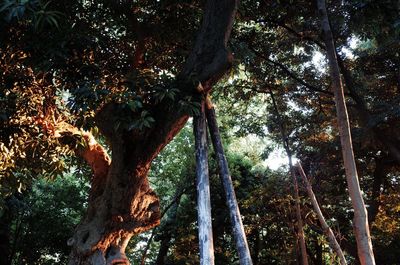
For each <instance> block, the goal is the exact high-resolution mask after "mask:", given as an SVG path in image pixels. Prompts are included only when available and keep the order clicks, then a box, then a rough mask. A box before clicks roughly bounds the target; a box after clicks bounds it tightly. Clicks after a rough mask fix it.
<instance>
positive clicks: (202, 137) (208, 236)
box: [193, 102, 214, 265]
mask: <svg viewBox="0 0 400 265" xmlns="http://www.w3.org/2000/svg"><path fill="white" fill-rule="evenodd" d="M204 105H205V104H204V102H203V103H202V104H201V111H200V114H199V115H198V116H195V117H194V118H193V125H194V139H195V148H196V177H197V213H198V226H199V247H200V265H214V246H213V233H212V223H211V200H210V180H209V174H208V151H207V127H206V117H205V110H204V108H205V106H204Z"/></svg>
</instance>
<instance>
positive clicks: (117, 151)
mask: <svg viewBox="0 0 400 265" xmlns="http://www.w3.org/2000/svg"><path fill="white" fill-rule="evenodd" d="M236 6H237V0H221V1H211V0H210V1H207V4H206V7H205V11H204V17H203V22H202V25H201V28H200V32H199V34H198V36H197V40H196V43H195V45H194V48H193V51H192V52H191V54H190V56H189V58H188V60H187V62H186V65H185V66H184V68H183V70H182V72H181V74H180V76H179V80H180V81H181V82H179V83H180V84H181V87H180V91H181V95H182V96H184V95H185V94H186V95H193V94H196V93H198V91H196V87H193V85H192V84H193V81H194V80H193V78H195V79H196V80H198V81H199V82H200V84H201V86H199V87H203V88H204V90H209V89H211V87H212V85H213V84H214V83H215V82H216V81H218V80H219V78H221V77H222V75H223V74H224V73H225V72H226V70H227V69H228V68H229V66H230V64H231V60H232V58H231V56H230V53H229V52H228V50H227V41H228V38H229V36H230V31H231V27H232V23H233V18H234V15H235V12H236ZM189 81H190V82H189ZM148 111H149V112H150V113H151V115H152V117H153V118H154V119H155V123H154V126H153V127H152V128H146V129H144V130H138V129H134V130H124V129H116V128H117V127H118V126H116V125H117V124H118V123H120V120H119V119H120V118H121V117H127V116H131V117H135V115H137V113H132V112H127V111H126V110H123V109H122V108H121V107H120V106H119V105H118V104H116V103H110V104H108V105H105V106H104V107H103V108H102V109H101V110H100V111H99V112H98V113H97V114H96V124H97V126H98V127H99V129H100V132H101V133H102V134H103V135H104V136H105V137H106V138H107V140H108V143H110V145H111V150H112V162H111V163H105V162H108V161H102V162H101V159H104V157H103V158H102V157H101V156H100V157H98V159H100V160H95V162H94V163H93V165H92V168H93V169H94V176H93V180H92V188H91V191H90V195H89V204H88V210H87V213H86V216H85V218H83V220H82V222H81V224H80V225H79V226H78V227H77V228H76V230H75V234H74V236H73V237H72V238H71V239H70V240H69V241H68V244H69V245H70V246H72V252H71V255H70V260H69V264H70V265H78V264H80V265H83V264H88V265H89V264H90V265H94V264H96V265H102V264H116V263H117V262H119V263H118V264H129V261H128V260H127V259H126V257H125V254H124V252H125V247H126V245H127V244H128V242H129V239H130V238H131V237H132V236H134V235H136V234H138V233H141V232H143V231H146V230H148V229H150V228H152V227H154V226H156V225H158V224H159V222H160V211H159V202H158V198H157V196H156V194H155V193H154V192H153V191H152V190H151V189H150V187H149V182H148V179H147V175H148V172H149V169H150V165H151V162H152V160H153V159H154V157H155V156H157V154H158V153H159V152H160V151H161V150H162V148H163V147H164V146H165V145H166V144H168V142H169V141H171V140H172V138H173V137H174V136H175V135H176V134H177V133H178V132H179V130H180V129H181V128H182V127H183V126H184V124H185V123H186V121H187V119H188V115H187V114H186V113H184V112H182V111H180V110H179V107H178V106H177V105H176V106H166V105H164V104H162V103H160V104H159V105H157V106H155V107H154V108H152V109H149V110H148ZM96 150H97V149H96V148H94V149H93V150H92V151H96ZM99 161H100V163H98V162H99ZM96 165H101V170H100V171H98V172H101V173H98V174H97V173H96V170H95V169H96V167H95V166H96Z"/></svg>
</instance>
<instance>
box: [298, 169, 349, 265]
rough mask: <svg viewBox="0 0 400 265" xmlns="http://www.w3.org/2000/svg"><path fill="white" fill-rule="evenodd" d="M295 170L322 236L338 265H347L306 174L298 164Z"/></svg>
mask: <svg viewBox="0 0 400 265" xmlns="http://www.w3.org/2000/svg"><path fill="white" fill-rule="evenodd" d="M297 170H298V171H299V174H300V176H301V177H302V178H303V181H304V183H305V184H306V189H307V193H308V197H310V200H311V204H312V206H313V208H314V211H315V213H316V214H317V216H318V220H319V222H320V223H321V226H322V230H323V231H324V234H325V235H326V237H327V238H328V240H329V245H330V247H331V248H332V249H333V250H334V251H335V252H336V255H337V256H338V257H339V260H340V264H341V265H347V261H346V258H345V257H344V254H343V251H342V248H341V247H340V245H339V243H338V242H337V240H336V237H335V235H334V234H333V231H332V229H331V228H330V227H329V225H328V224H327V223H326V220H325V217H324V215H323V214H322V211H321V208H320V207H319V204H318V201H317V198H316V197H315V194H314V191H313V189H312V186H311V183H310V182H309V181H308V178H307V176H306V173H304V170H303V167H302V166H301V163H300V162H298V163H297Z"/></svg>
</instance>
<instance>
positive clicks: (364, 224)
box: [317, 0, 375, 265]
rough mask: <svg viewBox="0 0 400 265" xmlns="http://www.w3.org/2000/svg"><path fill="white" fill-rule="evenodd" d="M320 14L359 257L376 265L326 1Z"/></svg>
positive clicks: (364, 263) (320, 5) (320, 0)
mask: <svg viewBox="0 0 400 265" xmlns="http://www.w3.org/2000/svg"><path fill="white" fill-rule="evenodd" d="M317 3H318V11H319V15H320V19H321V28H322V32H323V38H324V42H325V46H326V55H327V58H328V63H329V71H330V75H331V79H332V88H333V92H334V94H335V104H336V115H337V122H338V128H339V135H340V142H341V146H342V154H343V162H344V169H345V172H346V179H347V186H348V188H349V195H350V198H351V203H352V205H353V209H354V221H353V226H354V234H355V236H356V241H357V252H358V257H359V259H360V262H361V264H362V265H375V257H374V252H373V249H372V241H371V236H370V232H369V225H368V213H367V208H366V207H365V204H364V199H363V195H362V191H361V188H360V183H359V180H358V172H357V167H356V161H355V158H354V152H353V144H352V139H351V132H350V122H349V116H348V113H347V107H346V102H345V98H344V91H343V83H342V78H341V76H340V70H339V64H338V60H337V57H336V47H335V42H334V39H333V33H332V30H331V26H330V22H329V17H328V11H327V9H326V3H325V0H318V1H317Z"/></svg>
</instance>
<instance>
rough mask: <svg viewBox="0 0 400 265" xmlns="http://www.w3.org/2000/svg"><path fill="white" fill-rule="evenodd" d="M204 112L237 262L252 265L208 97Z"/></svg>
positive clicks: (213, 110) (214, 116)
mask: <svg viewBox="0 0 400 265" xmlns="http://www.w3.org/2000/svg"><path fill="white" fill-rule="evenodd" d="M205 112H206V116H207V122H208V128H209V131H210V135H211V140H212V143H213V146H214V150H215V153H216V155H217V162H218V167H219V173H220V178H221V182H222V185H223V187H224V191H225V196H226V204H227V206H228V208H229V216H230V219H231V223H232V231H233V235H234V238H235V242H236V249H237V251H238V254H239V262H240V265H252V264H253V262H252V261H251V256H250V251H249V246H248V244H247V239H246V234H245V233H244V228H243V224H242V219H241V216H240V211H239V206H238V203H237V200H236V195H235V190H234V188H233V184H232V178H231V174H230V172H229V168H228V161H227V160H226V157H225V153H224V148H223V146H222V141H221V135H220V133H219V128H218V124H217V119H216V115H215V109H214V106H213V105H212V103H211V100H210V98H209V97H207V101H206V108H205Z"/></svg>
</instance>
